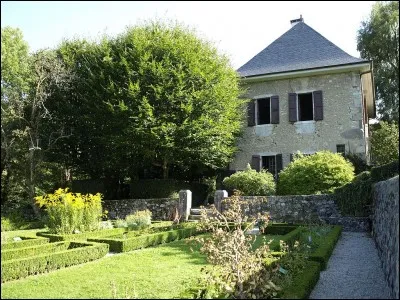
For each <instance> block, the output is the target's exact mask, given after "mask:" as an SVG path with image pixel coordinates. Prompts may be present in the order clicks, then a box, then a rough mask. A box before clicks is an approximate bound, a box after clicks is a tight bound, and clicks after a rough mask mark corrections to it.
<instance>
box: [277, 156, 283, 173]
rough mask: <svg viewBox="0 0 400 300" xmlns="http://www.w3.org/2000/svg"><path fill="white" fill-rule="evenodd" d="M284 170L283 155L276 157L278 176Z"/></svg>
mask: <svg viewBox="0 0 400 300" xmlns="http://www.w3.org/2000/svg"><path fill="white" fill-rule="evenodd" d="M281 170H282V154H277V155H276V175H278V174H279V172H280V171H281Z"/></svg>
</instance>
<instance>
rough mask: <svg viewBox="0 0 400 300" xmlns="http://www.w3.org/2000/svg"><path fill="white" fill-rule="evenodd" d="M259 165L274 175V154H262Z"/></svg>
mask: <svg viewBox="0 0 400 300" xmlns="http://www.w3.org/2000/svg"><path fill="white" fill-rule="evenodd" d="M261 167H262V168H263V169H266V170H267V171H268V172H270V173H272V175H275V173H276V159H275V155H274V156H262V162H261Z"/></svg>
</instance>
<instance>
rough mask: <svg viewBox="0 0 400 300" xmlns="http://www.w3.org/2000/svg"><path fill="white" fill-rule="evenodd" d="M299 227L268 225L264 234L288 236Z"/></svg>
mask: <svg viewBox="0 0 400 300" xmlns="http://www.w3.org/2000/svg"><path fill="white" fill-rule="evenodd" d="M297 227H298V226H294V225H282V226H278V225H273V226H271V225H268V226H267V227H265V229H264V234H276V235H285V234H288V233H289V232H291V231H293V230H295V229H296V228H297Z"/></svg>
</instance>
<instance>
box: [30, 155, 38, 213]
mask: <svg viewBox="0 0 400 300" xmlns="http://www.w3.org/2000/svg"><path fill="white" fill-rule="evenodd" d="M34 151H35V150H34V149H32V150H30V153H29V160H30V176H29V187H28V195H29V199H30V201H31V205H32V208H33V213H34V214H35V217H36V218H38V219H40V210H39V207H38V206H37V204H36V203H35V161H34Z"/></svg>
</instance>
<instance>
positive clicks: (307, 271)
mask: <svg viewBox="0 0 400 300" xmlns="http://www.w3.org/2000/svg"><path fill="white" fill-rule="evenodd" d="M320 271H321V264H320V263H318V262H316V261H309V262H307V266H306V267H305V268H304V270H303V271H302V272H301V273H299V274H298V275H297V276H296V277H295V279H294V280H293V282H292V284H290V285H289V286H288V287H287V288H285V289H284V290H283V294H282V295H281V298H283V299H308V296H310V294H311V292H312V290H313V289H314V287H315V285H316V284H317V282H318V280H319V273H320Z"/></svg>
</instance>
